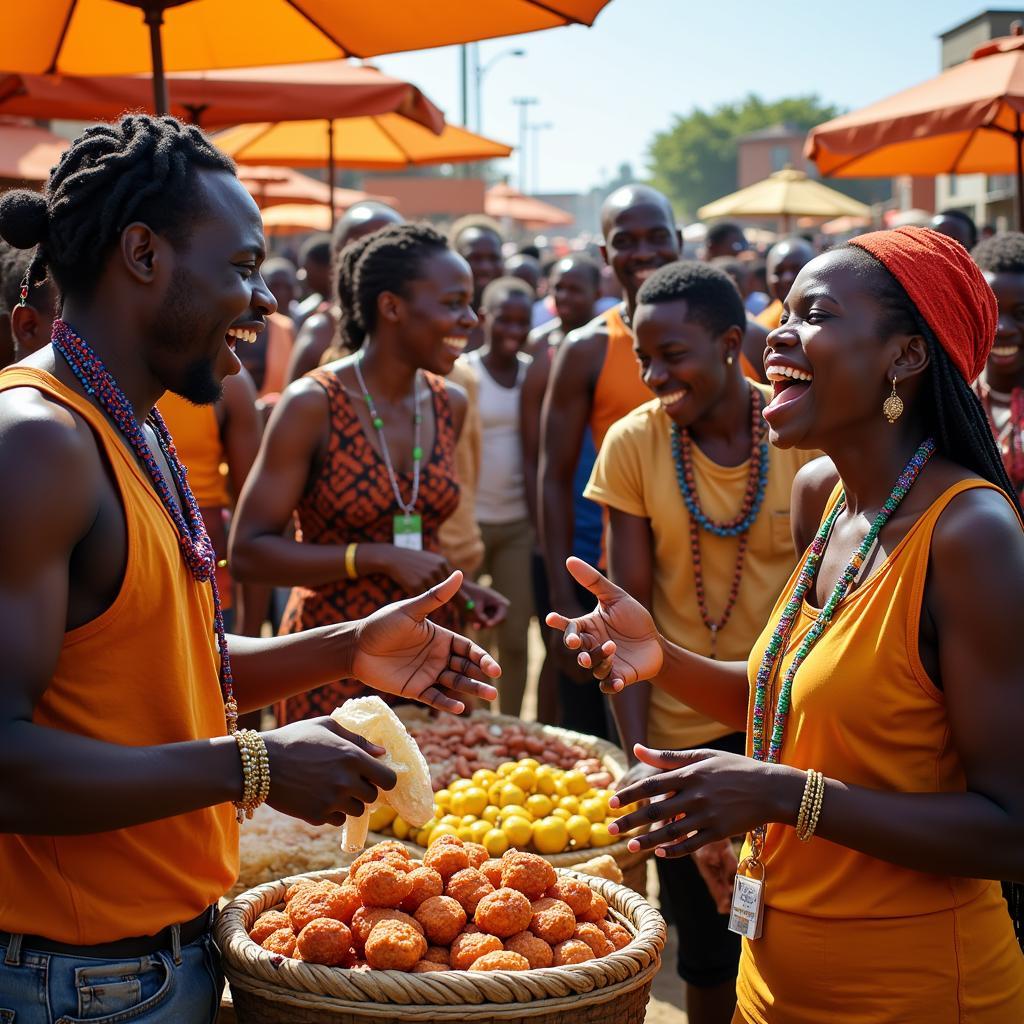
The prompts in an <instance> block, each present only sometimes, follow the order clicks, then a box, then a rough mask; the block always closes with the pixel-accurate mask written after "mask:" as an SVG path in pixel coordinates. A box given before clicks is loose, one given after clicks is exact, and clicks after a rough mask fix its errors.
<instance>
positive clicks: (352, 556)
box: [345, 544, 359, 580]
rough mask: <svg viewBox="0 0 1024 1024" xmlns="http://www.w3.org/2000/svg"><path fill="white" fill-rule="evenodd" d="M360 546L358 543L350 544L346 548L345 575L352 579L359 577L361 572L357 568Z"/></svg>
mask: <svg viewBox="0 0 1024 1024" xmlns="http://www.w3.org/2000/svg"><path fill="white" fill-rule="evenodd" d="M358 547H359V545H358V544H349V546H348V547H347V548H345V575H346V576H348V578H349V579H350V580H357V579H359V572H358V571H357V569H356V549H357V548H358Z"/></svg>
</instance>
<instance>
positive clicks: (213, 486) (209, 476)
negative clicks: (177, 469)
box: [156, 391, 231, 508]
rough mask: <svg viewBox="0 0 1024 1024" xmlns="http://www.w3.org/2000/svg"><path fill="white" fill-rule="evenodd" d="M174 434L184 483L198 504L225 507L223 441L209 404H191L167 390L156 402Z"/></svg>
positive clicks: (215, 412)
mask: <svg viewBox="0 0 1024 1024" xmlns="http://www.w3.org/2000/svg"><path fill="white" fill-rule="evenodd" d="M156 407H157V408H158V409H159V410H160V415H161V416H163V418H164V421H165V422H166V424H167V429H168V430H169V431H170V433H171V437H173V438H174V447H175V449H177V452H178V458H180V459H181V461H182V462H183V463H184V465H185V466H186V468H187V469H188V485H189V487H191V488H192V493H193V494H194V495H195V496H196V501H197V502H199V507H200V508H227V507H228V505H229V504H230V502H231V499H230V498H229V497H228V485H227V477H226V476H225V475H224V473H223V472H221V466H222V465H223V464H224V463H225V462H226V460H227V457H226V455H225V453H224V445H223V443H222V442H221V438H220V426H219V424H218V423H217V410H216V407H215V406H213V405H193V404H192V403H191V402H188V401H186V400H185V399H184V398H181V397H180V396H179V395H175V394H172V393H171V392H170V391H167V392H165V393H164V395H163V396H162V397H161V399H160V401H159V402H158V403H157V406H156Z"/></svg>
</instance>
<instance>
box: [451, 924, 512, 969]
mask: <svg viewBox="0 0 1024 1024" xmlns="http://www.w3.org/2000/svg"><path fill="white" fill-rule="evenodd" d="M504 948H505V947H504V946H502V944H501V939H499V938H498V936H497V935H486V934H484V933H483V932H463V933H462V934H461V935H456V936H455V938H454V939H453V940H452V952H451V965H452V967H454V968H455V970H457V971H468V970H469V967H470V964H472V963H473V961H474V960H477V959H479V958H480V957H482V956H483V955H484V954H485V953H496V952H497V951H498V950H499V949H504Z"/></svg>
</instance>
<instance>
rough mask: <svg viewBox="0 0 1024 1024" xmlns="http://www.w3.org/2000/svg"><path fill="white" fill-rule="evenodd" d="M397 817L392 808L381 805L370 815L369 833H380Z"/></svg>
mask: <svg viewBox="0 0 1024 1024" xmlns="http://www.w3.org/2000/svg"><path fill="white" fill-rule="evenodd" d="M397 816H398V812H397V811H396V810H395V809H394V807H391V806H389V805H388V804H382V805H381V806H380V807H378V808H377V810H375V811H374V812H373V813H372V814H371V815H370V831H371V832H382V831H383V830H384V829H386V828H387V827H388V825H390V824H391V822H393V821H394V820H395V818H396V817H397Z"/></svg>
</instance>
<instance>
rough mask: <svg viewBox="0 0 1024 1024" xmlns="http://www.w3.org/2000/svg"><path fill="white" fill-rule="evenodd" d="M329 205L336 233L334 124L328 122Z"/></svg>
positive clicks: (332, 225) (332, 228)
mask: <svg viewBox="0 0 1024 1024" xmlns="http://www.w3.org/2000/svg"><path fill="white" fill-rule="evenodd" d="M327 188H328V189H329V191H328V193H327V205H328V206H329V207H330V208H331V231H334V122H333V121H328V122H327Z"/></svg>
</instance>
